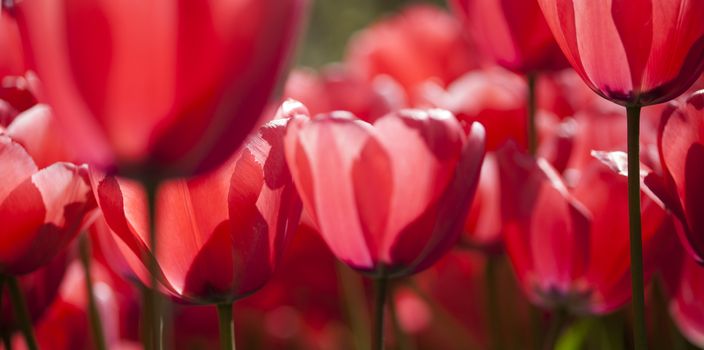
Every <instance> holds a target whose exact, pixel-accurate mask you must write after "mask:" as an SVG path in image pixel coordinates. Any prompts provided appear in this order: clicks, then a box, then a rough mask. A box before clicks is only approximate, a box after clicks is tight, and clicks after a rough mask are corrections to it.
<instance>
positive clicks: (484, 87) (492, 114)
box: [423, 67, 527, 151]
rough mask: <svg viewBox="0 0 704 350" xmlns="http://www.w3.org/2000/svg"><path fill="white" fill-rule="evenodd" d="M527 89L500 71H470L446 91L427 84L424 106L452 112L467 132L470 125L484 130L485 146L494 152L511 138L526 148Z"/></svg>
mask: <svg viewBox="0 0 704 350" xmlns="http://www.w3.org/2000/svg"><path fill="white" fill-rule="evenodd" d="M525 96H526V86H525V83H524V81H523V79H521V78H520V77H519V76H517V75H515V74H512V73H510V72H507V71H506V70H503V69H500V68H498V67H497V68H493V69H485V70H481V71H479V70H478V71H473V72H469V73H467V74H465V75H463V76H462V77H461V78H459V79H457V80H456V81H454V82H453V83H452V84H451V85H450V86H449V87H448V88H447V89H446V90H445V89H442V88H440V87H438V86H437V85H431V84H426V85H425V86H424V90H423V98H424V101H425V103H427V104H430V105H431V106H433V107H437V108H443V109H447V110H449V111H450V112H452V113H454V114H455V116H457V118H458V119H459V120H460V122H461V123H462V125H463V126H464V127H465V129H467V128H468V127H469V125H471V124H472V122H475V121H477V122H480V123H481V124H482V125H484V127H486V144H487V145H486V147H487V150H489V151H494V150H496V149H498V148H499V147H501V145H503V144H504V143H505V142H506V141H507V140H509V139H513V140H515V141H516V142H517V143H518V144H520V145H521V146H526V147H527V140H526V136H527V132H526V129H527V125H526V124H527V123H526V120H527V110H526V107H525V106H526V99H525Z"/></svg>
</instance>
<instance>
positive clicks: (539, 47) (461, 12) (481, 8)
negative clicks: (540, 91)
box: [448, 0, 566, 74]
mask: <svg viewBox="0 0 704 350" xmlns="http://www.w3.org/2000/svg"><path fill="white" fill-rule="evenodd" d="M448 2H449V3H450V5H451V6H452V8H453V10H455V13H457V14H458V16H459V17H460V18H462V19H463V20H464V22H465V23H466V27H467V29H468V31H469V33H471V34H472V38H473V39H474V40H475V41H476V42H477V44H478V46H479V49H480V50H481V52H482V53H483V54H485V55H486V56H488V57H489V58H491V59H492V60H494V61H495V62H496V63H498V64H499V65H501V66H503V67H504V68H507V69H510V70H512V71H515V72H519V73H524V74H525V73H531V72H536V71H544V70H557V69H562V68H564V67H565V66H566V62H565V59H564V57H563V56H562V54H561V53H560V48H559V47H558V46H557V43H555V39H554V38H553V36H552V33H550V28H549V27H548V26H547V23H545V18H544V17H543V14H542V12H540V7H539V6H538V4H536V3H535V1H532V0H531V1H525V0H450V1H448Z"/></svg>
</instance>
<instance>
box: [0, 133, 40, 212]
mask: <svg viewBox="0 0 704 350" xmlns="http://www.w3.org/2000/svg"><path fill="white" fill-rule="evenodd" d="M0 165H1V166H0V178H1V179H2V181H0V202H1V201H3V200H4V199H5V197H6V196H7V195H8V194H10V192H12V191H13V190H14V189H15V187H17V185H19V184H20V183H22V181H25V180H26V179H27V178H28V177H30V176H31V175H32V174H34V173H35V172H37V166H36V165H35V163H34V161H33V160H32V157H30V155H29V154H27V151H26V150H25V149H24V148H23V147H22V146H20V145H19V144H18V143H15V142H14V141H12V139H10V138H9V137H7V136H5V135H2V134H0Z"/></svg>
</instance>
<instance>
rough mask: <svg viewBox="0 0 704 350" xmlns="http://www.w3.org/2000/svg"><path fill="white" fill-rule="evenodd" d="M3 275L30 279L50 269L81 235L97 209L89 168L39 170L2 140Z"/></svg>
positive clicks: (0, 249)
mask: <svg viewBox="0 0 704 350" xmlns="http://www.w3.org/2000/svg"><path fill="white" fill-rule="evenodd" d="M0 169H1V170H0V174H2V179H3V180H2V181H0V222H2V223H3V234H2V236H0V271H1V272H2V273H5V274H12V275H17V274H26V273H29V272H31V271H34V270H36V269H37V268H39V267H41V266H42V265H44V264H46V263H48V262H49V261H50V260H51V259H52V258H53V257H55V256H56V255H57V254H59V253H60V252H61V251H62V250H63V249H64V248H65V247H66V246H67V245H68V243H69V242H71V240H72V239H73V238H74V237H75V236H76V235H77V234H78V231H79V229H80V228H81V225H82V220H83V216H84V215H85V214H86V213H87V212H88V211H90V210H92V209H93V208H94V206H95V202H94V201H93V199H92V195H91V192H90V186H89V184H88V180H87V172H86V168H85V167H79V166H76V165H73V164H70V163H54V164H52V165H49V166H48V167H46V168H42V169H40V168H39V167H38V166H37V164H36V163H35V161H34V160H33V159H32V157H31V156H30V155H29V154H28V153H27V151H26V150H25V148H23V147H22V146H21V145H20V144H18V143H17V142H15V141H13V140H12V139H10V138H9V137H8V136H7V135H3V134H0Z"/></svg>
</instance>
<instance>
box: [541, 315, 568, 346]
mask: <svg viewBox="0 0 704 350" xmlns="http://www.w3.org/2000/svg"><path fill="white" fill-rule="evenodd" d="M566 314H567V313H566V312H565V310H564V309H562V308H558V309H556V310H555V311H554V312H553V313H552V317H551V318H550V326H549V328H548V332H547V334H546V336H545V343H544V346H543V349H545V350H550V349H554V348H555V345H556V344H557V340H558V339H559V338H560V330H562V326H563V324H564V323H565V319H566V316H567V315H566Z"/></svg>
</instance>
